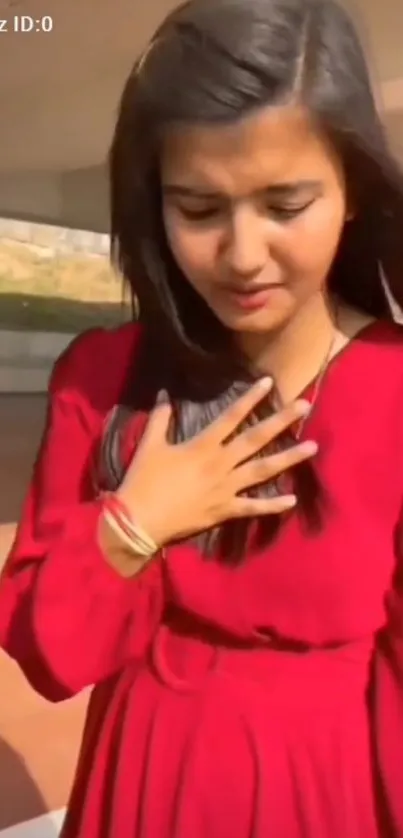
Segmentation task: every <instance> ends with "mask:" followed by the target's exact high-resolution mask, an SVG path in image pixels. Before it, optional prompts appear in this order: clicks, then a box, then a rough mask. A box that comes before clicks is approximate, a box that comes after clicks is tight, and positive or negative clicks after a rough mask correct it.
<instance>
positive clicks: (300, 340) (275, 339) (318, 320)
mask: <svg viewBox="0 0 403 838" xmlns="http://www.w3.org/2000/svg"><path fill="white" fill-rule="evenodd" d="M336 334H337V325H336V323H335V315H334V309H333V310H332V305H331V301H329V300H327V299H325V297H324V295H323V294H320V295H319V294H318V295H317V297H315V298H313V299H312V298H311V299H310V300H309V301H308V302H307V304H306V305H305V306H303V307H302V308H301V309H300V310H299V311H298V312H297V314H296V315H295V317H293V318H292V320H290V321H289V322H288V323H287V324H286V325H285V326H284V327H283V328H282V329H281V330H278V331H276V332H271V333H269V334H266V335H263V334H259V335H254V334H247V335H244V336H243V337H242V350H243V352H244V353H245V354H246V356H247V357H248V358H249V359H250V362H251V365H252V367H253V369H254V370H255V371H256V372H257V373H258V374H259V375H268V374H270V375H272V376H273V378H274V381H275V383H276V389H277V391H278V393H279V395H280V397H281V400H282V401H283V402H289V401H292V400H293V399H295V398H296V397H297V396H298V394H299V393H301V392H302V391H303V390H304V389H305V388H306V387H307V386H308V384H309V383H310V382H311V381H312V380H313V379H314V378H315V377H316V375H317V374H318V371H319V369H320V366H321V364H323V362H324V360H325V359H326V353H327V352H329V349H330V347H331V342H332V339H334V338H335V336H336Z"/></svg>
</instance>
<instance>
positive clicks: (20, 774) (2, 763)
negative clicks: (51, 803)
mask: <svg viewBox="0 0 403 838" xmlns="http://www.w3.org/2000/svg"><path fill="white" fill-rule="evenodd" d="M0 801H1V803H0V830H3V829H7V828H8V827H12V826H14V825H15V824H18V823H22V822H23V821H26V820H30V819H31V818H35V817H38V816H39V815H41V814H43V813H44V812H45V811H46V805H45V802H44V800H43V798H42V796H41V794H40V792H39V791H38V789H37V787H36V785H35V783H34V781H33V780H32V778H31V777H30V775H29V772H28V771H27V768H26V766H25V765H24V762H23V760H22V759H21V757H20V756H18V754H16V753H15V751H14V750H13V749H12V748H11V747H10V746H9V745H8V744H7V742H5V741H4V739H1V738H0ZM57 834H58V832H57V829H56V827H55V830H54V838H57ZM44 838H45V836H44ZM49 838H53V836H52V835H51V833H49Z"/></svg>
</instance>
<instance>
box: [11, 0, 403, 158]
mask: <svg viewBox="0 0 403 838" xmlns="http://www.w3.org/2000/svg"><path fill="white" fill-rule="evenodd" d="M353 1H354V5H353V10H354V14H355V15H356V16H357V18H358V21H359V23H360V24H361V28H362V30H363V34H364V39H365V41H366V44H367V48H368V51H369V55H370V57H371V59H372V64H373V68H374V76H375V79H376V82H377V85H378V88H379V92H380V95H381V98H382V99H383V100H384V101H385V104H386V106H387V107H388V109H389V110H391V111H393V112H396V111H400V109H401V108H402V106H403V50H402V46H401V44H402V31H403V2H402V0H346V2H348V4H349V5H350V6H351V2H353ZM175 5H176V0H150V1H149V2H147V3H145V2H144V0H113V2H112V0H0V19H5V18H7V19H8V21H9V31H8V32H7V33H4V32H0V39H1V40H0V44H1V51H0V112H1V114H2V127H1V137H0V151H1V153H0V173H1V172H8V173H9V172H10V171H19V172H21V171H24V170H25V171H27V170H30V171H32V170H42V171H43V170H44V169H47V170H49V169H53V170H54V169H59V170H60V169H63V170H66V169H77V168H81V167H89V166H94V165H98V164H100V163H102V161H103V160H104V158H105V152H106V149H107V146H108V142H109V139H110V134H111V129H112V124H113V118H114V114H115V110H116V103H117V100H118V97H119V94H120V91H121V88H122V85H123V82H124V79H125V76H126V74H127V72H128V71H129V68H130V67H131V65H132V63H133V61H134V58H135V56H136V54H137V53H138V52H139V50H140V49H141V48H142V46H143V45H144V44H145V43H146V41H147V38H148V36H149V35H150V33H151V32H152V31H153V29H154V27H155V26H156V24H157V23H158V22H159V21H160V19H161V18H162V16H163V15H164V14H165V13H166V12H167V11H168V10H169V9H170V8H172V7H173V6H175ZM14 15H18V16H21V15H29V16H31V17H32V18H33V19H34V20H35V21H39V20H40V19H41V18H42V17H43V16H50V17H51V18H52V20H53V30H52V31H51V32H49V33H45V32H40V31H39V32H36V31H34V32H30V33H21V32H14V31H12V28H13V27H12V19H13V17H14ZM35 28H36V27H35ZM394 124H395V123H394Z"/></svg>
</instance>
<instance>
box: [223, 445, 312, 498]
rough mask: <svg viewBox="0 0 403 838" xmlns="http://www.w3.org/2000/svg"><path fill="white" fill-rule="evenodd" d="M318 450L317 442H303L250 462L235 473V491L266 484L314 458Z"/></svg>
mask: <svg viewBox="0 0 403 838" xmlns="http://www.w3.org/2000/svg"><path fill="white" fill-rule="evenodd" d="M317 450H318V446H317V443H316V442H313V441H309V442H302V443H301V444H300V445H295V446H293V447H292V448H289V449H288V450H285V451H281V452H279V453H278V454H273V455H272V456H271V457H261V458H260V459H255V460H249V461H248V462H246V463H244V464H243V465H241V466H238V468H236V469H235V470H234V471H233V477H234V481H235V491H236V492H241V491H244V490H245V489H250V488H251V487H252V486H257V485H258V484H259V483H266V482H268V481H269V480H272V479H273V478H274V477H277V476H278V475H279V474H282V473H283V472H284V471H287V469H290V468H293V467H294V466H296V465H298V463H302V462H303V461H304V460H308V459H309V458H310V457H313V456H314V455H315V454H316V452H317Z"/></svg>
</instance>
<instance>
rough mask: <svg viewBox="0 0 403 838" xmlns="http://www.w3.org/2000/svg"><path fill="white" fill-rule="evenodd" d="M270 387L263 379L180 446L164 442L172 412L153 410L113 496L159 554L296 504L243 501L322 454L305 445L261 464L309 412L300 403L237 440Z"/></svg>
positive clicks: (312, 445)
mask: <svg viewBox="0 0 403 838" xmlns="http://www.w3.org/2000/svg"><path fill="white" fill-rule="evenodd" d="M271 386H272V382H271V380H270V379H262V380H261V381H259V382H258V383H257V384H256V385H254V386H253V387H251V388H250V390H248V391H247V393H246V394H245V395H242V396H241V397H240V398H239V399H238V400H237V401H236V402H234V403H233V404H232V405H231V406H230V407H229V408H227V409H226V410H225V411H224V412H223V413H222V414H221V415H220V416H219V417H218V418H217V419H215V420H214V421H213V422H212V423H211V424H210V425H209V426H208V427H207V428H205V429H204V430H203V431H202V432H201V433H200V434H198V435H197V436H195V437H193V438H192V439H189V440H187V441H186V442H182V443H178V444H171V443H170V442H168V440H167V433H168V427H169V422H170V419H171V412H172V409H171V406H170V405H169V404H161V405H158V406H157V407H156V408H155V409H154V411H153V413H152V414H151V417H150V419H149V422H148V425H147V428H146V431H145V434H144V436H143V438H142V440H141V443H140V445H139V447H138V449H137V451H136V453H135V455H134V457H133V460H132V462H131V464H130V466H129V468H128V470H127V472H126V475H125V478H124V480H123V482H122V484H121V486H120V488H119V489H118V491H117V493H116V494H117V495H118V497H120V498H121V500H122V501H123V502H124V503H125V505H126V506H127V507H128V508H129V509H130V511H131V513H132V516H133V520H134V521H136V522H137V523H138V524H139V526H141V527H142V529H143V530H145V531H146V532H147V533H148V535H149V536H150V537H151V538H152V539H153V540H154V541H155V543H156V544H158V546H159V547H163V546H164V545H166V544H168V543H169V542H171V541H174V540H178V539H182V538H185V537H187V536H190V535H194V534H195V533H199V532H202V531H204V530H208V529H210V528H211V527H215V526H217V525H219V524H221V523H223V522H224V521H228V520H229V519H234V518H245V517H254V516H263V515H277V514H279V513H281V512H284V511H285V510H288V509H290V508H292V507H293V506H294V505H295V502H296V498H295V497H294V496H293V495H291V496H290V495H288V496H287V495H286V496H279V497H271V498H251V497H245V496H242V494H240V493H242V492H245V490H247V489H250V488H251V487H252V486H256V485H258V484H260V483H264V482H267V481H269V480H272V479H273V478H274V477H276V476H278V475H279V474H280V473H282V472H284V471H286V470H287V469H289V468H292V467H293V466H295V465H296V464H297V463H300V462H301V461H302V460H306V459H308V458H310V457H312V456H313V455H314V454H315V453H316V451H317V446H316V443H314V442H303V443H300V444H297V445H295V446H293V447H290V448H289V449H287V450H284V451H282V452H280V453H275V454H273V455H271V456H267V457H264V456H262V457H259V458H256V454H258V452H259V451H261V450H262V449H264V448H265V447H266V446H267V445H268V444H269V443H271V442H272V441H273V440H274V439H275V438H276V437H277V436H279V435H280V434H282V433H283V432H284V431H285V430H286V429H287V428H288V427H290V426H292V425H293V424H294V423H295V422H297V421H298V420H300V419H301V418H302V417H303V416H305V415H306V413H307V412H308V411H309V408H310V405H309V403H307V402H304V401H296V402H294V403H293V404H291V405H290V406H288V407H285V408H284V409H282V410H280V411H279V412H278V413H275V414H273V415H272V416H270V418H268V419H265V420H263V421H261V422H260V423H258V424H256V425H254V426H253V427H250V428H247V429H246V430H244V431H242V432H241V433H239V434H238V435H237V436H234V433H236V431H237V429H238V428H239V426H240V425H241V423H242V422H243V421H244V420H245V419H246V417H247V416H248V415H249V414H250V413H251V411H252V410H253V409H254V408H255V406H256V405H257V404H258V403H259V402H260V401H261V400H262V399H264V398H265V397H266V396H267V395H268V393H269V391H270V389H271Z"/></svg>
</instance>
